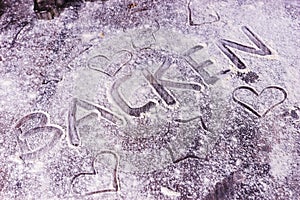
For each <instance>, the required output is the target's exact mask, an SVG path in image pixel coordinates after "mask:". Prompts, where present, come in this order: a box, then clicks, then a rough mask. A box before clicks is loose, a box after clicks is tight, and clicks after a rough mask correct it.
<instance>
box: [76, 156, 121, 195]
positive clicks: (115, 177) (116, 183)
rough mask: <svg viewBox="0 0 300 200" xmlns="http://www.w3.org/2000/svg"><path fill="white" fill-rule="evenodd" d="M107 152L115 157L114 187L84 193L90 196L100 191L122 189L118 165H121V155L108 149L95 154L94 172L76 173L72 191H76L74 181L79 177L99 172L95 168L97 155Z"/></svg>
mask: <svg viewBox="0 0 300 200" xmlns="http://www.w3.org/2000/svg"><path fill="white" fill-rule="evenodd" d="M105 154H110V155H112V156H113V157H114V159H115V165H114V172H113V188H108V189H101V190H97V191H92V192H87V193H85V194H83V195H84V196H89V195H93V194H99V193H106V192H118V191H119V189H120V184H119V178H118V167H119V162H120V161H119V157H118V155H117V154H116V153H115V152H113V151H109V150H107V151H101V152H99V153H98V154H97V155H96V156H95V158H94V160H93V164H92V168H93V171H92V172H82V173H79V174H77V175H75V176H74V177H73V178H72V180H71V192H74V190H73V187H74V182H75V180H77V179H78V178H79V177H82V176H95V175H97V174H98V171H97V170H96V169H95V163H96V161H97V157H99V156H100V155H105ZM74 193H76V192H74ZM76 194H77V195H81V194H79V193H76Z"/></svg>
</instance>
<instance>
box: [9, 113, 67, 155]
mask: <svg viewBox="0 0 300 200" xmlns="http://www.w3.org/2000/svg"><path fill="white" fill-rule="evenodd" d="M36 118H38V119H39V121H38V122H36V124H31V126H33V128H30V129H29V130H26V131H25V130H22V126H23V125H24V124H26V123H28V121H29V120H34V119H36ZM14 132H15V134H16V135H17V141H18V144H19V146H20V150H21V156H20V158H21V159H34V158H37V157H38V156H40V155H41V154H42V153H44V152H45V151H49V150H50V149H52V148H53V147H54V146H55V144H56V143H57V142H58V140H59V139H60V138H61V137H62V135H63V133H64V131H63V129H62V128H61V127H60V126H57V125H54V124H50V120H49V115H48V114H47V113H45V112H42V111H39V112H34V113H30V114H28V115H26V116H24V117H22V118H21V119H20V120H19V121H18V122H17V123H16V125H15V126H14ZM39 132H53V133H54V135H53V136H52V140H51V141H50V142H49V143H48V144H45V145H44V146H42V147H40V148H38V149H31V148H30V146H29V145H28V141H27V139H28V138H30V137H31V136H32V135H34V134H36V133H39Z"/></svg>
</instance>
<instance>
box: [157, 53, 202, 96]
mask: <svg viewBox="0 0 300 200" xmlns="http://www.w3.org/2000/svg"><path fill="white" fill-rule="evenodd" d="M170 67H171V59H170V58H165V59H164V61H163V63H162V65H160V67H159V68H158V69H157V70H156V71H155V72H154V74H153V77H154V79H156V80H158V81H159V82H160V84H161V85H162V86H165V87H170V88H177V89H188V90H196V91H201V90H202V88H203V87H202V86H201V85H200V84H197V83H184V82H175V81H171V80H163V79H162V76H163V75H164V73H165V72H166V71H167V70H168V69H169V68H170Z"/></svg>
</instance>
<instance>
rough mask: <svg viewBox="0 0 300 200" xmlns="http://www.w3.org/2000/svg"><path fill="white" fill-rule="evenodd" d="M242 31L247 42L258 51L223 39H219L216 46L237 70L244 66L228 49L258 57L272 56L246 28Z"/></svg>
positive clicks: (243, 27)
mask: <svg viewBox="0 0 300 200" xmlns="http://www.w3.org/2000/svg"><path fill="white" fill-rule="evenodd" d="M242 31H243V32H244V34H245V35H246V36H247V37H248V38H249V40H250V41H251V42H252V43H253V44H255V46H256V47H257V48H258V49H256V48H254V47H249V46H246V45H242V44H239V43H237V42H233V41H230V40H225V39H221V40H219V42H218V43H217V46H218V47H219V48H220V50H221V51H222V52H223V53H224V54H225V55H226V56H227V57H228V58H229V59H230V60H231V62H232V63H233V64H234V65H235V66H236V67H237V68H239V69H245V68H246V65H245V64H244V62H242V61H241V60H240V58H239V57H238V56H237V55H236V54H235V53H233V52H232V51H231V50H230V49H229V47H231V48H234V49H237V50H240V51H244V52H247V53H251V54H257V55H260V56H266V55H271V54H272V52H271V50H270V49H269V48H268V47H267V46H266V45H265V44H264V43H263V42H262V41H261V40H260V39H258V37H257V36H256V35H255V34H254V33H253V32H252V31H251V30H250V29H249V28H248V27H246V26H242Z"/></svg>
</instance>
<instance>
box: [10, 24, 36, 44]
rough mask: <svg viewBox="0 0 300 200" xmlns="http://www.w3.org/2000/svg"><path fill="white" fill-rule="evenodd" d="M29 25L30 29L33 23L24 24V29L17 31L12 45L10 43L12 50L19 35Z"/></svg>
mask: <svg viewBox="0 0 300 200" xmlns="http://www.w3.org/2000/svg"><path fill="white" fill-rule="evenodd" d="M28 25H29V28H30V27H31V22H27V21H26V22H23V23H22V27H21V28H20V29H19V30H18V31H17V33H16V34H15V36H14V38H13V39H12V41H11V43H10V47H9V48H12V47H14V45H15V43H16V41H17V39H18V37H19V35H20V34H21V32H22V31H23V30H24V29H25V28H26V27H27V26H28Z"/></svg>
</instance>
